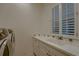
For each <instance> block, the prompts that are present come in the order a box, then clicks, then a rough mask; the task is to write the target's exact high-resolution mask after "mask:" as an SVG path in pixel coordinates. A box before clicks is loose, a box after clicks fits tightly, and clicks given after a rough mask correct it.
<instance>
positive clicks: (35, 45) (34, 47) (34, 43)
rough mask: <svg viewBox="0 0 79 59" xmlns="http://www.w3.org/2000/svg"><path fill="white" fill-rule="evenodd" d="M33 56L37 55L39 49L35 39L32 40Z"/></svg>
mask: <svg viewBox="0 0 79 59" xmlns="http://www.w3.org/2000/svg"><path fill="white" fill-rule="evenodd" d="M33 54H34V55H39V48H38V40H37V39H34V40H33Z"/></svg>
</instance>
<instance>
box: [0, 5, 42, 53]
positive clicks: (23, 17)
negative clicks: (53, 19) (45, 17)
mask: <svg viewBox="0 0 79 59" xmlns="http://www.w3.org/2000/svg"><path fill="white" fill-rule="evenodd" d="M41 8H42V6H41V5H40V4H0V27H6V28H11V29H13V30H14V31H15V36H16V37H15V38H16V41H15V53H14V55H32V52H33V48H32V33H35V32H40V27H41V25H40V24H41V19H40V17H41V10H42V9H41Z"/></svg>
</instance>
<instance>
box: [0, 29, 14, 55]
mask: <svg viewBox="0 0 79 59" xmlns="http://www.w3.org/2000/svg"><path fill="white" fill-rule="evenodd" d="M14 42H15V39H14V36H13V33H9V30H8V36H7V37H5V38H4V39H2V40H0V56H13V52H14V46H15V45H14Z"/></svg>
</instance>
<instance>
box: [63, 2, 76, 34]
mask: <svg viewBox="0 0 79 59" xmlns="http://www.w3.org/2000/svg"><path fill="white" fill-rule="evenodd" d="M74 19H75V18H74V4H73V3H64V4H62V34H65V35H74V32H75V31H74V30H75V28H74V26H75V25H74V22H75V21H74Z"/></svg>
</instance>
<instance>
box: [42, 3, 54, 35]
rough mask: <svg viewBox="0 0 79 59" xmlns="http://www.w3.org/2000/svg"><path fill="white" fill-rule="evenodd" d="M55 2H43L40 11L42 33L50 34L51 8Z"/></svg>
mask: <svg viewBox="0 0 79 59" xmlns="http://www.w3.org/2000/svg"><path fill="white" fill-rule="evenodd" d="M55 5H56V4H55V3H53V4H52V3H46V4H43V6H44V7H43V11H42V17H41V19H42V30H41V31H42V34H51V33H52V8H53V7H54V6H55Z"/></svg>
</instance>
